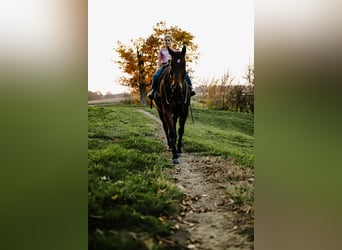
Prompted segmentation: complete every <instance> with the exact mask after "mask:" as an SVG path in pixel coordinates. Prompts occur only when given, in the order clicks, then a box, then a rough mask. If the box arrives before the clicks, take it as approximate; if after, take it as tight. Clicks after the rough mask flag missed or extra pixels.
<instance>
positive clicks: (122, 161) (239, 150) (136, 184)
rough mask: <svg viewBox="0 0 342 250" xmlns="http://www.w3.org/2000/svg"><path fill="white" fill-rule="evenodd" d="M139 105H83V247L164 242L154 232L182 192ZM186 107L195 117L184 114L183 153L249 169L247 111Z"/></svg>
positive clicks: (159, 231)
mask: <svg viewBox="0 0 342 250" xmlns="http://www.w3.org/2000/svg"><path fill="white" fill-rule="evenodd" d="M138 108H140V109H144V110H148V111H150V112H152V113H154V112H155V109H152V110H150V109H149V108H146V107H138ZM138 108H137V107H133V106H124V105H119V104H117V105H104V106H89V108H88V178H89V179H88V181H89V184H88V214H89V217H88V220H89V221H88V226H89V227H88V236H89V242H88V243H89V249H135V250H137V249H163V247H162V246H160V245H158V243H157V241H156V236H157V237H163V236H167V235H169V234H170V231H171V227H172V226H173V222H172V218H173V216H175V215H176V214H177V212H178V211H179V205H178V204H179V202H180V201H181V199H182V194H181V193H180V192H179V191H178V189H176V188H175V186H174V183H173V180H172V178H171V177H170V176H168V175H167V174H166V171H165V169H167V168H170V167H173V166H172V164H171V161H170V155H169V152H167V150H166V147H165V145H164V144H163V143H162V141H160V140H159V139H158V138H155V136H154V134H155V130H156V129H158V125H157V124H156V123H155V122H154V121H153V120H152V119H151V118H149V117H147V116H146V115H144V114H143V113H141V112H139V111H138ZM193 113H194V119H195V123H194V124H192V123H191V118H190V119H189V121H188V123H187V125H186V130H185V137H184V144H185V147H184V150H185V151H186V152H194V153H198V154H207V155H218V156H222V157H226V158H231V159H233V160H234V161H235V162H236V163H239V164H241V165H243V166H246V167H251V168H253V142H254V136H253V132H254V130H253V116H252V115H248V114H239V113H229V112H220V111H212V110H201V109H196V110H194V112H193ZM132 239H133V240H132ZM164 249H165V248H164Z"/></svg>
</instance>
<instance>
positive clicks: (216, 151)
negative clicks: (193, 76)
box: [145, 108, 254, 168]
mask: <svg viewBox="0 0 342 250" xmlns="http://www.w3.org/2000/svg"><path fill="white" fill-rule="evenodd" d="M145 110H146V111H149V112H151V113H153V114H156V115H157V112H156V110H155V109H150V108H145ZM192 113H193V118H194V123H192V119H191V115H190V114H189V117H188V120H187V123H186V126H185V133H184V139H183V141H184V150H185V151H186V152H196V153H199V154H202V155H216V156H222V157H225V158H231V159H232V160H233V161H234V163H235V164H241V165H243V166H246V167H251V168H254V116H253V115H252V114H247V113H235V112H228V111H220V110H208V109H200V108H196V109H193V112H192Z"/></svg>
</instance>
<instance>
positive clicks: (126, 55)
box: [114, 21, 199, 105]
mask: <svg viewBox="0 0 342 250" xmlns="http://www.w3.org/2000/svg"><path fill="white" fill-rule="evenodd" d="M166 34H170V35H171V36H172V37H173V47H174V48H175V49H179V50H180V49H181V48H182V46H183V45H186V46H187V54H186V60H187V71H189V72H190V74H191V72H192V69H191V67H189V64H191V63H196V62H197V61H198V58H199V53H198V51H197V50H198V45H196V44H195V43H194V42H193V39H194V36H193V35H192V34H191V33H189V32H188V31H184V30H182V29H180V28H179V27H177V26H171V27H167V26H166V23H165V22H163V21H161V22H158V23H157V24H156V25H155V26H154V27H153V31H152V34H151V35H149V36H148V37H146V38H141V37H140V38H136V39H131V41H130V44H124V43H123V42H121V41H117V47H116V48H114V50H115V51H116V52H117V53H118V55H119V60H117V61H114V63H116V64H118V65H119V68H120V69H121V70H122V71H123V73H124V75H123V76H121V77H120V79H119V83H120V84H122V85H124V86H128V87H130V88H131V89H132V90H133V92H134V93H139V94H140V103H141V104H143V105H146V93H147V88H148V89H150V88H151V86H150V85H151V79H152V77H153V75H154V73H155V71H156V70H157V60H158V53H159V50H160V48H161V47H163V46H164V36H165V35H166Z"/></svg>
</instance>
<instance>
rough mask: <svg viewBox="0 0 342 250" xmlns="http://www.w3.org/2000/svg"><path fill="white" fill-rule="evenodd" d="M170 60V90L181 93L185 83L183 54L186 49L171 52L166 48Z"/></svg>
mask: <svg viewBox="0 0 342 250" xmlns="http://www.w3.org/2000/svg"><path fill="white" fill-rule="evenodd" d="M167 49H168V51H169V53H170V55H171V57H172V59H171V63H170V66H171V71H170V73H171V82H170V84H171V86H170V87H171V89H172V91H174V92H176V91H180V92H181V91H182V88H183V83H184V82H185V74H186V71H185V53H186V47H185V46H183V48H182V51H180V52H179V51H177V52H175V51H172V50H171V49H170V48H167Z"/></svg>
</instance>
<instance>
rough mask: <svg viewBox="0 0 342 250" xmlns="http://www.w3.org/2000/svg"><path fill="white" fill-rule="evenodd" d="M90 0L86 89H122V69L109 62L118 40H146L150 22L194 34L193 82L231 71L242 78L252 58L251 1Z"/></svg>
mask: <svg viewBox="0 0 342 250" xmlns="http://www.w3.org/2000/svg"><path fill="white" fill-rule="evenodd" d="M167 3H168V4H166V2H163V1H157V0H148V1H141V0H124V1H113V0H101V1H98V0H89V1H88V89H89V90H90V91H101V92H102V93H103V94H105V93H106V92H108V91H110V92H112V93H120V92H123V91H125V88H124V87H123V86H121V85H119V84H117V83H116V82H117V80H118V78H119V77H120V76H121V75H123V72H122V71H121V70H120V69H119V68H118V65H117V64H115V63H113V62H112V61H113V60H117V59H118V55H117V53H116V52H115V51H114V48H115V47H116V46H117V41H118V40H119V41H122V42H124V43H125V44H126V45H131V43H130V40H131V39H136V38H139V37H143V38H146V37H147V36H148V35H150V34H151V33H152V32H153V30H152V29H153V26H155V25H156V24H157V22H159V21H165V22H166V26H167V27H170V26H178V27H179V28H180V29H182V30H185V31H188V32H190V33H191V34H192V35H194V36H195V38H194V43H196V44H198V45H199V50H198V51H199V53H200V58H199V60H198V63H197V64H191V65H189V66H191V68H193V69H194V71H195V73H194V74H193V75H191V78H192V79H193V85H194V86H195V87H196V85H197V84H198V83H197V82H196V80H197V79H207V78H209V79H212V78H213V77H214V78H215V79H220V78H221V77H222V75H223V74H224V73H227V71H229V72H230V73H231V74H232V75H233V76H234V77H235V79H241V81H244V80H243V79H242V76H243V75H244V74H245V72H246V67H247V65H248V64H249V63H253V62H254V1H253V0H224V1H223V0H210V1H198V0H173V1H170V2H167Z"/></svg>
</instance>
